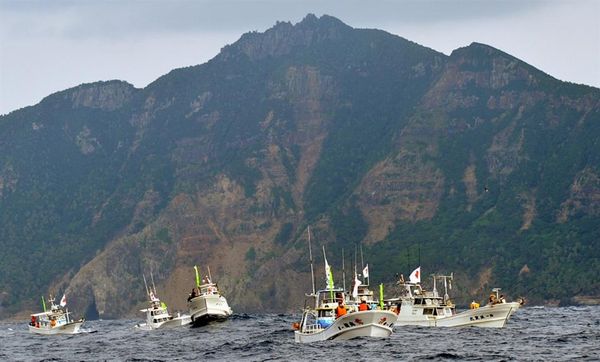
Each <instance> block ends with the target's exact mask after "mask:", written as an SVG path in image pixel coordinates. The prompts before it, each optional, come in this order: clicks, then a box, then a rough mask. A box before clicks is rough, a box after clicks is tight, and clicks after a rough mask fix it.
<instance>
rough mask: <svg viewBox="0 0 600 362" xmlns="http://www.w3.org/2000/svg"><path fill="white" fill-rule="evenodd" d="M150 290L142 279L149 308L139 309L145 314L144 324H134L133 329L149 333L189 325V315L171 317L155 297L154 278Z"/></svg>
mask: <svg viewBox="0 0 600 362" xmlns="http://www.w3.org/2000/svg"><path fill="white" fill-rule="evenodd" d="M152 279H153V280H152V288H153V289H149V288H148V285H147V284H146V277H144V284H145V285H146V293H147V294H148V299H149V306H148V308H146V309H141V310H140V312H143V313H146V323H140V324H136V325H135V328H136V329H139V330H145V331H150V330H154V329H162V328H174V327H180V326H186V325H189V324H190V323H191V322H192V320H191V318H190V316H189V315H187V314H184V315H181V314H179V313H177V315H172V314H170V313H169V311H168V309H167V305H166V304H165V303H164V302H161V301H160V299H158V297H157V296H156V287H155V286H154V278H152Z"/></svg>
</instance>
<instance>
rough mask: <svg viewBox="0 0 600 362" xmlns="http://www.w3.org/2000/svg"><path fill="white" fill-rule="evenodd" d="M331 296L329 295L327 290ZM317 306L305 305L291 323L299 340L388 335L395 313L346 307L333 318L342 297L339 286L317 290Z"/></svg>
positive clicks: (315, 340) (304, 341) (295, 337)
mask: <svg viewBox="0 0 600 362" xmlns="http://www.w3.org/2000/svg"><path fill="white" fill-rule="evenodd" d="M332 292H333V293H334V294H333V295H334V297H333V298H332V297H331V293H332ZM317 293H318V294H317V297H316V299H317V306H316V307H307V308H305V310H304V312H303V314H302V319H301V321H300V323H298V324H297V325H296V326H295V327H296V328H297V330H296V331H294V339H295V341H296V342H300V343H310V342H318V341H326V340H346V339H352V338H356V337H389V336H390V335H391V334H392V332H393V327H394V322H395V321H396V318H397V316H396V314H395V313H393V312H391V311H388V310H382V309H374V310H366V311H358V310H349V311H347V313H346V314H344V315H341V316H339V317H337V318H336V310H337V308H338V306H339V305H340V303H339V301H340V300H343V299H344V297H345V296H344V293H343V291H342V289H325V290H319V291H318V292H317Z"/></svg>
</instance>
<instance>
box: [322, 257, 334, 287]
mask: <svg viewBox="0 0 600 362" xmlns="http://www.w3.org/2000/svg"><path fill="white" fill-rule="evenodd" d="M323 258H324V259H325V278H326V279H327V288H328V289H329V292H330V297H331V299H333V273H332V272H331V266H329V263H328V262H327V256H326V255H325V247H323Z"/></svg>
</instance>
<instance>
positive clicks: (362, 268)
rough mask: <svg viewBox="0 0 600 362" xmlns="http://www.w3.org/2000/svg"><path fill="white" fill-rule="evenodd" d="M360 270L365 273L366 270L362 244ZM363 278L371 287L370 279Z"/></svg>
mask: <svg viewBox="0 0 600 362" xmlns="http://www.w3.org/2000/svg"><path fill="white" fill-rule="evenodd" d="M360 270H362V271H364V270H365V261H364V259H363V250H362V244H360ZM363 278H365V283H367V286H369V284H370V283H369V281H370V280H369V279H370V278H369V277H365V276H364V275H363Z"/></svg>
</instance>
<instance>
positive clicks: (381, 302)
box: [379, 283, 383, 309]
mask: <svg viewBox="0 0 600 362" xmlns="http://www.w3.org/2000/svg"><path fill="white" fill-rule="evenodd" d="M379 306H380V307H381V309H383V283H381V284H379Z"/></svg>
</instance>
